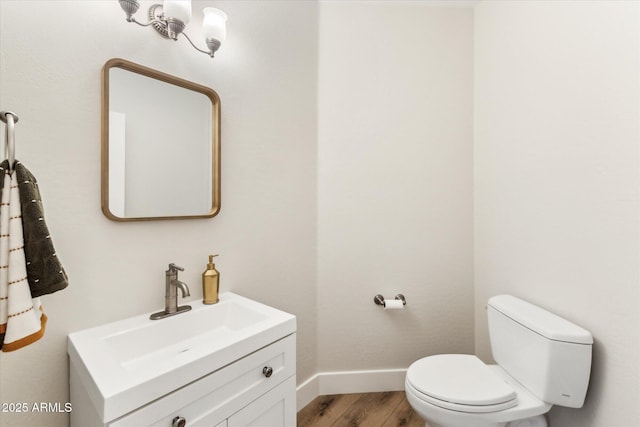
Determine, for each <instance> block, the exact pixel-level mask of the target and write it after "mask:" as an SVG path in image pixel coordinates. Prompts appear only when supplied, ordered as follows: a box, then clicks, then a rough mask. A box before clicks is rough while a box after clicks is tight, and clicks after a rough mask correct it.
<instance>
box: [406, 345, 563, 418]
mask: <svg viewBox="0 0 640 427" xmlns="http://www.w3.org/2000/svg"><path fill="white" fill-rule="evenodd" d="M405 391H406V395H407V400H408V401H409V404H410V405H411V406H412V407H413V409H414V410H415V411H416V412H417V413H418V415H420V416H421V417H422V418H423V419H425V420H428V421H429V426H430V427H504V426H508V427H547V423H546V420H545V418H544V416H542V414H544V413H546V412H548V411H549V409H550V408H551V406H552V405H550V404H548V403H545V402H543V401H541V400H540V399H538V398H536V397H535V396H534V395H532V394H531V393H530V392H529V391H528V390H527V389H525V388H524V387H522V386H521V385H520V384H519V383H518V382H517V381H515V380H514V379H513V378H511V377H510V376H509V374H507V373H506V372H505V371H504V370H503V369H502V368H501V367H500V366H498V365H485V364H484V363H483V362H482V361H481V360H480V359H478V358H477V357H476V356H473V355H466V354H440V355H436V356H429V357H425V358H423V359H420V360H418V361H416V362H414V363H413V364H412V365H411V366H410V367H409V369H408V370H407V376H406V380H405Z"/></svg>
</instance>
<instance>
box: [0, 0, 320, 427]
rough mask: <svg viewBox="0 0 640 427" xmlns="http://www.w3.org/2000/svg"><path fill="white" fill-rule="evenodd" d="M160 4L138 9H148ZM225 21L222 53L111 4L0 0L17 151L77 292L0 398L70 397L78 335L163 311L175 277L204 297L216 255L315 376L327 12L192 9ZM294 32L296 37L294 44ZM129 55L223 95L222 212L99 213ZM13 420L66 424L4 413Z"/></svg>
mask: <svg viewBox="0 0 640 427" xmlns="http://www.w3.org/2000/svg"><path fill="white" fill-rule="evenodd" d="M149 4H150V2H146V3H143V6H142V7H141V16H144V14H145V13H146V10H147V8H148V5H149ZM205 5H209V6H216V7H220V8H222V9H224V10H225V12H227V14H228V15H229V33H228V38H227V40H226V42H225V44H223V46H222V47H221V49H220V51H218V53H217V54H216V59H214V60H211V59H210V58H209V57H207V56H205V55H203V54H200V53H197V52H196V51H194V50H193V49H192V48H191V47H190V46H189V45H188V43H187V42H186V41H184V40H180V41H178V42H170V41H167V40H164V39H162V38H161V37H160V36H158V35H157V34H155V33H154V31H153V30H152V29H150V28H141V27H138V26H136V25H133V24H128V23H126V21H125V19H124V13H123V12H122V11H121V10H120V7H119V6H118V3H117V2H116V1H114V0H108V1H106V0H105V1H72V2H71V1H7V0H2V1H0V105H1V108H2V109H7V110H14V111H15V112H16V113H17V114H18V115H19V117H20V121H19V123H18V125H17V129H16V132H17V134H16V147H17V148H16V152H17V155H16V156H17V158H19V159H20V160H22V161H24V163H25V164H26V166H27V167H28V168H30V170H31V171H32V172H33V173H34V174H35V176H36V177H37V178H38V181H39V183H40V188H41V191H42V193H43V198H44V206H45V209H46V218H47V222H48V225H49V228H50V231H51V233H52V236H53V239H54V243H55V245H56V249H57V252H58V254H59V256H60V258H61V259H62V261H63V263H64V265H65V268H66V269H67V272H68V274H69V277H70V281H71V283H70V285H69V288H68V289H66V290H64V291H62V292H59V293H56V294H53V295H51V296H46V297H43V305H44V309H45V312H46V314H47V315H48V316H49V323H48V324H47V331H46V335H45V337H44V338H43V339H42V340H41V341H39V342H38V343H36V344H33V345H31V346H29V347H27V348H25V349H23V350H19V351H17V352H14V353H2V354H0V378H1V380H0V402H63V403H64V402H67V400H68V380H67V378H68V373H67V370H68V367H67V357H66V336H67V334H68V333H69V332H71V331H75V330H79V329H83V328H86V327H89V326H93V325H97V324H100V323H104V322H108V321H113V320H116V319H121V318H124V317H126V316H131V315H135V314H140V313H144V312H149V311H152V310H157V309H158V308H161V307H163V305H164V270H165V269H166V266H167V264H168V263H170V262H175V263H176V264H178V265H182V266H183V267H185V268H186V271H185V272H184V273H181V278H182V280H184V281H185V282H187V283H188V284H189V285H190V287H191V291H192V297H191V298H189V299H193V300H196V299H198V298H201V295H202V291H201V285H200V283H201V277H200V275H201V273H202V271H204V269H205V267H206V261H207V255H208V254H209V253H211V252H216V253H220V254H221V255H220V257H219V258H217V262H216V266H217V268H218V269H219V270H220V272H221V290H222V291H235V292H238V293H240V294H242V295H245V296H248V297H253V298H256V299H258V300H260V301H263V302H265V303H267V304H271V305H273V306H275V307H278V308H281V309H284V310H287V311H289V312H291V313H293V314H295V315H297V316H298V330H299V335H298V344H299V346H298V378H299V379H300V380H304V379H305V378H307V377H309V376H310V375H311V374H313V373H315V370H316V339H315V330H316V301H315V289H316V288H315V280H316V277H315V276H316V275H315V259H316V253H315V246H316V245H315V240H316V231H315V221H316V202H315V200H316V199H315V191H314V188H315V177H316V173H315V169H316V156H317V154H316V138H317V135H316V120H317V114H316V109H317V103H316V80H317V79H316V74H317V25H318V24H317V20H318V14H317V4H316V3H315V2H289V1H282V2H279V1H269V2H260V1H241V2H236V1H229V2H223V1H196V2H194V7H193V10H194V22H193V24H192V26H190V28H189V31H191V34H192V35H194V36H195V39H196V40H198V42H199V36H198V32H199V22H198V20H199V19H201V18H198V17H196V16H195V15H196V13H199V11H201V9H202V7H204V6H205ZM292 34H293V35H295V37H292V36H291V35H292ZM112 57H122V58H125V59H129V60H131V61H134V62H138V63H141V64H144V65H146V66H149V67H152V68H156V69H159V70H161V71H163V72H166V73H169V74H173V75H176V76H178V77H181V78H186V79H189V80H192V81H195V82H197V83H200V84H203V85H206V86H209V87H211V88H213V89H214V90H216V91H217V92H218V94H219V95H220V98H221V100H222V210H221V212H220V214H219V215H218V216H217V217H215V218H213V219H203V220H188V221H160V222H146V223H144V222H139V223H127V224H123V223H116V222H112V221H109V220H108V219H107V218H105V217H104V216H103V214H102V212H101V210H100V69H101V67H102V66H103V64H104V63H105V62H106V61H107V60H108V59H110V58H112ZM0 425H2V426H3V427H24V426H47V427H63V426H67V425H68V418H67V415H66V414H35V413H30V414H26V415H25V414H6V413H1V412H0Z"/></svg>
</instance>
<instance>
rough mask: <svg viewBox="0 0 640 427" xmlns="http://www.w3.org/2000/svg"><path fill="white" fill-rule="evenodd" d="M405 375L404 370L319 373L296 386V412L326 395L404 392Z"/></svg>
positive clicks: (405, 371)
mask: <svg viewBox="0 0 640 427" xmlns="http://www.w3.org/2000/svg"><path fill="white" fill-rule="evenodd" d="M406 373H407V370H406V369H385V370H377V371H344V372H321V373H319V374H316V375H314V376H312V377H311V378H309V379H308V380H307V381H305V382H304V383H302V384H300V385H299V386H298V389H297V407H298V409H297V410H298V411H299V410H300V409H302V408H304V407H305V406H307V405H308V404H309V403H310V402H311V401H312V400H313V399H315V398H316V397H318V396H323V395H326V394H349V393H374V392H380V391H397V390H404V378H405V375H406Z"/></svg>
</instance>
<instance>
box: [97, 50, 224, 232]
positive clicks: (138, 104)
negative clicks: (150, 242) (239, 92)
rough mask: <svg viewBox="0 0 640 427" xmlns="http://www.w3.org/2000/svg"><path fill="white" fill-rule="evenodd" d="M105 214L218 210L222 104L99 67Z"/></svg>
mask: <svg viewBox="0 0 640 427" xmlns="http://www.w3.org/2000/svg"><path fill="white" fill-rule="evenodd" d="M101 156H102V161H101V164H102V171H101V173H102V178H101V179H102V183H101V187H102V188H101V196H102V197H101V199H102V212H103V213H104V214H105V215H106V216H107V218H109V219H111V220H114V221H146V220H161V219H189V218H210V217H213V216H215V215H217V214H218V212H219V211H220V98H219V97H218V94H217V93H216V92H215V91H214V90H212V89H210V88H208V87H206V86H202V85H199V84H196V83H193V82H190V81H188V80H184V79H181V78H178V77H175V76H172V75H169V74H165V73H163V72H160V71H157V70H154V69H151V68H148V67H145V66H142V65H139V64H135V63H133V62H130V61H127V60H124V59H119V58H114V59H110V60H109V61H107V62H106V63H105V65H104V67H103V68H102V150H101Z"/></svg>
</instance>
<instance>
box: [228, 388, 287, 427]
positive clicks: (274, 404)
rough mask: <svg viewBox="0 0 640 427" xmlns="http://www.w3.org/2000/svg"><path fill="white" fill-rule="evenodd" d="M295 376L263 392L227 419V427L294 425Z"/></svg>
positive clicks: (284, 426) (280, 426)
mask: <svg viewBox="0 0 640 427" xmlns="http://www.w3.org/2000/svg"><path fill="white" fill-rule="evenodd" d="M295 425H296V381H295V376H293V377H290V378H289V379H288V380H286V381H284V382H283V383H281V384H280V385H279V386H277V387H275V388H274V389H273V390H271V391H269V392H267V393H265V394H263V395H262V396H261V397H259V398H258V399H256V400H254V401H253V402H251V403H250V404H249V405H247V406H245V407H244V408H242V409H241V410H239V411H238V412H236V413H235V414H233V415H232V416H231V417H229V419H228V427H295Z"/></svg>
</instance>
